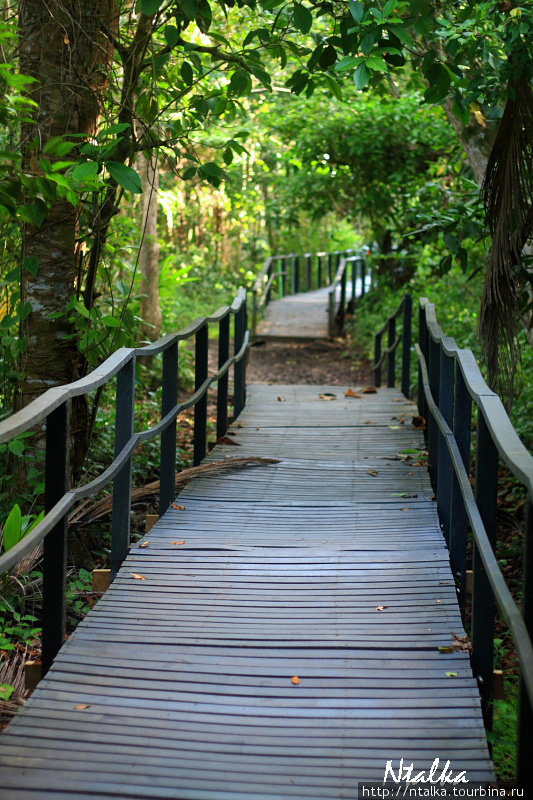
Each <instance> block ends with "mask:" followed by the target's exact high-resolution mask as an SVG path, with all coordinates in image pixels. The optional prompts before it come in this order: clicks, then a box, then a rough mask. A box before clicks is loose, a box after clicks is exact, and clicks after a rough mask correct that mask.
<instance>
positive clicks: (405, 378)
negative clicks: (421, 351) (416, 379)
mask: <svg viewBox="0 0 533 800" xmlns="http://www.w3.org/2000/svg"><path fill="white" fill-rule="evenodd" d="M412 318H413V300H412V297H411V295H410V294H405V295H404V296H403V298H402V301H401V303H400V305H399V306H398V308H397V309H396V311H394V312H393V313H392V314H391V315H390V316H389V317H387V320H386V321H385V324H384V325H383V327H382V328H380V330H379V331H378V332H377V333H376V335H375V337H374V365H373V367H372V369H373V371H374V386H381V370H382V367H383V364H384V362H385V359H387V386H388V387H390V388H392V387H393V386H395V384H396V350H397V349H398V347H399V345H400V344H401V345H402V392H403V393H404V395H405V396H406V397H409V388H410V371H411V337H412ZM397 319H401V320H402V321H403V325H402V332H401V334H400V335H398V336H396V320H397ZM385 333H386V334H387V347H386V349H385V350H384V349H383V336H384V335H385Z"/></svg>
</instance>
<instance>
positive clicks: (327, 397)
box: [318, 392, 337, 400]
mask: <svg viewBox="0 0 533 800" xmlns="http://www.w3.org/2000/svg"><path fill="white" fill-rule="evenodd" d="M318 396H319V398H320V400H336V399H337V395H336V394H331V392H322V394H319V395H318Z"/></svg>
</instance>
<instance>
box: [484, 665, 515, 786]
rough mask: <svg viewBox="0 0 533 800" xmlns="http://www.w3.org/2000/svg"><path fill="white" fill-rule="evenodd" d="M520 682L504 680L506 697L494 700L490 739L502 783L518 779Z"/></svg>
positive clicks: (497, 772) (510, 782) (495, 764)
mask: <svg viewBox="0 0 533 800" xmlns="http://www.w3.org/2000/svg"><path fill="white" fill-rule="evenodd" d="M518 694H519V693H518V682H517V680H516V679H513V680H506V681H505V682H504V699H503V700H495V701H494V723H493V730H492V733H490V734H489V735H488V739H489V741H490V742H491V744H492V758H493V761H494V768H495V770H496V775H497V776H498V781H499V783H500V784H513V783H514V781H515V779H516V739H517V724H518Z"/></svg>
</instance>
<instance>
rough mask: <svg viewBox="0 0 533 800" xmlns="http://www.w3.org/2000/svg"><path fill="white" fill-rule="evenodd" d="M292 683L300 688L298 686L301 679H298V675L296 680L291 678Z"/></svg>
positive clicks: (295, 677)
mask: <svg viewBox="0 0 533 800" xmlns="http://www.w3.org/2000/svg"><path fill="white" fill-rule="evenodd" d="M291 683H294V685H295V686H298V684H299V683H300V678H299V677H298V675H295V676H294V678H291Z"/></svg>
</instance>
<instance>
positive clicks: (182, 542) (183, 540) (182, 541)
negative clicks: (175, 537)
mask: <svg viewBox="0 0 533 800" xmlns="http://www.w3.org/2000/svg"><path fill="white" fill-rule="evenodd" d="M171 544H185V539H182V540H181V542H171Z"/></svg>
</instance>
